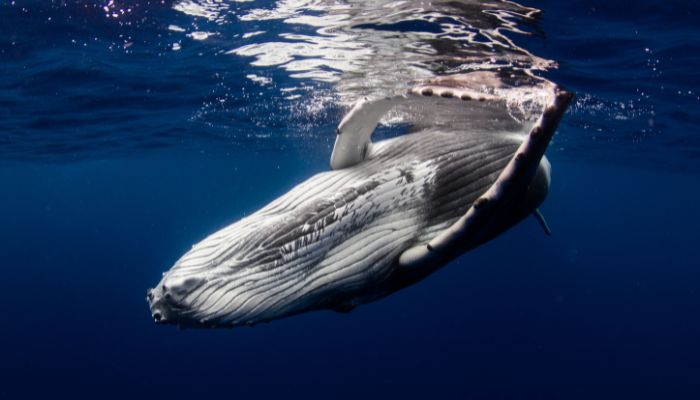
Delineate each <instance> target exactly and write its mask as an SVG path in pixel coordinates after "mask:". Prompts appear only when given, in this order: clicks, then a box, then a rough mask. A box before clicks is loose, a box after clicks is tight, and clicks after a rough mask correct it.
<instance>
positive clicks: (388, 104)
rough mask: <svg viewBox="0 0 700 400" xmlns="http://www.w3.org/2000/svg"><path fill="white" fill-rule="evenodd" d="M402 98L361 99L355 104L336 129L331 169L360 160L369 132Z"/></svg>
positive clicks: (367, 143)
mask: <svg viewBox="0 0 700 400" xmlns="http://www.w3.org/2000/svg"><path fill="white" fill-rule="evenodd" d="M402 100H403V96H396V97H393V98H384V99H379V100H368V99H367V98H364V99H363V100H360V101H358V102H357V103H355V106H353V108H352V109H350V111H349V112H348V113H347V114H346V115H345V117H343V120H342V121H340V125H338V128H337V129H336V138H335V146H333V154H332V155H331V168H332V169H342V168H347V167H352V166H353V165H356V164H359V163H361V162H362V161H364V159H365V157H366V156H367V153H368V152H369V150H370V147H371V145H372V143H371V140H370V139H371V137H372V132H374V129H375V128H376V127H377V125H378V124H379V120H381V119H382V117H383V116H384V114H386V113H387V112H388V111H389V110H390V109H391V108H392V107H394V106H395V105H396V104H398V103H400V102H401V101H402Z"/></svg>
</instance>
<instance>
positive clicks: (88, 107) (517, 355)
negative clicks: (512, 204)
mask: <svg viewBox="0 0 700 400" xmlns="http://www.w3.org/2000/svg"><path fill="white" fill-rule="evenodd" d="M5 3H7V2H5ZM19 3H21V2H18V4H19ZM146 3H147V2H144V3H143V4H140V5H139V6H138V10H139V12H140V13H142V14H141V15H145V17H144V18H143V19H142V20H140V21H142V22H141V23H139V24H134V25H119V26H117V25H114V24H111V23H107V22H105V21H104V17H103V16H101V15H98V14H95V13H89V12H82V11H81V10H84V9H85V8H86V7H89V6H98V7H101V4H98V3H84V2H75V4H73V5H65V4H61V3H60V2H55V3H50V4H49V3H48V2H26V3H25V5H26V7H28V8H29V10H30V12H29V13H23V12H21V11H18V8H19V7H21V6H24V5H13V6H10V5H9V4H3V5H2V6H0V28H1V29H0V31H2V32H3V34H2V38H0V58H1V60H2V62H1V63H0V85H1V86H0V128H1V129H0V272H1V273H2V279H0V318H1V320H0V321H1V322H0V398H3V399H4V398H8V399H15V398H18V399H19V398H23V399H24V398H37V397H49V396H50V397H52V398H124V397H128V398H141V397H147V396H148V397H157V398H165V397H166V396H167V397H168V398H189V399H193V398H205V397H206V398H211V397H218V398H229V397H230V398H253V397H254V398H280V397H292V398H297V397H302V396H303V397H305V398H309V399H313V398H381V397H384V398H387V397H388V398H405V399H409V398H475V399H486V398H488V399H500V398H519V399H590V398H597V399H608V398H609V399H619V398H636V399H641V398H649V399H658V398H673V399H696V398H700V339H699V338H700V319H699V318H698V315H700V270H699V269H698V262H697V249H698V246H699V245H700V243H699V242H698V226H700V209H699V208H698V207H697V204H698V200H700V196H698V195H699V194H700V186H699V185H698V182H699V180H698V178H699V173H700V163H699V162H698V160H699V158H700V140H699V139H698V126H699V125H698V124H699V121H698V118H699V115H700V114H699V113H698V103H699V101H698V87H697V81H696V75H697V70H698V66H699V65H700V63H698V57H699V56H698V54H700V51H699V50H700V44H699V43H698V37H700V36H699V35H700V32H698V30H699V29H698V26H697V17H698V5H697V2H670V3H668V4H667V5H666V6H663V7H662V6H661V5H657V4H656V2H653V1H642V2H635V4H634V7H632V6H630V5H629V4H623V3H617V2H610V1H608V2H603V1H593V2H554V1H547V2H539V3H538V4H532V5H533V6H536V7H538V8H541V9H543V10H544V14H543V15H542V17H541V18H540V20H539V22H538V24H539V27H538V29H541V31H542V32H544V33H542V34H540V35H535V36H529V37H528V36H518V35H513V36H514V39H516V41H517V42H518V43H519V44H521V45H522V46H524V47H525V48H527V49H529V50H531V51H532V52H534V53H535V54H538V55H540V56H543V57H548V58H552V59H555V60H557V61H558V62H559V64H560V68H559V69H558V70H555V71H552V72H550V73H549V74H547V76H548V77H549V78H551V79H553V80H554V81H556V82H559V83H562V84H564V85H565V86H567V87H569V88H571V89H572V90H574V91H576V92H577V93H578V99H577V101H576V104H574V106H573V107H572V109H571V110H570V112H569V114H568V115H567V116H566V117H565V118H564V121H563V122H562V125H561V128H560V132H559V134H558V136H557V137H556V138H555V141H554V142H553V144H552V147H551V149H550V152H549V155H548V157H549V158H550V160H551V162H552V164H553V185H552V189H551V192H550V194H549V198H548V200H547V202H546V203H545V205H544V206H543V208H542V210H543V212H544V214H545V215H546V217H547V219H548V221H549V223H550V225H551V227H552V230H553V232H554V235H553V236H552V237H546V236H544V235H543V234H542V232H541V229H540V228H539V227H538V226H537V224H536V222H535V221H534V220H533V219H528V220H526V221H524V222H523V223H522V224H520V225H519V226H517V227H516V228H514V229H512V230H511V231H509V232H507V233H506V234H504V235H503V236H501V237H499V238H497V239H496V240H494V241H492V242H490V243H488V244H486V245H484V246H482V247H480V248H478V249H476V250H474V251H472V252H469V253H468V254H466V255H464V256H462V257H461V258H460V259H459V260H458V261H456V262H453V263H452V264H450V265H449V266H447V267H446V268H444V269H443V270H441V271H439V272H438V273H436V274H435V275H433V276H431V277H429V278H428V279H426V280H425V281H423V282H421V283H419V284H418V285H416V286H413V287H411V288H409V289H407V290H404V291H402V292H399V293H397V294H395V295H392V296H390V297H388V298H386V299H383V300H381V301H379V302H376V303H372V304H370V305H366V306H362V307H360V308H358V309H357V310H355V311H354V312H352V313H351V314H348V315H340V314H336V313H333V312H316V313H310V314H304V315H300V316H295V317H293V318H289V319H284V320H280V321H275V322H273V323H270V324H266V325H261V326H257V327H255V328H242V329H234V330H182V331H180V330H177V329H174V328H170V327H163V326H156V325H155V324H154V323H153V322H152V320H151V318H150V313H149V311H148V308H147V305H146V303H145V291H146V289H147V288H148V287H151V286H152V285H153V284H155V283H156V282H157V281H158V280H159V277H160V274H161V272H163V271H165V270H167V269H168V268H169V267H170V265H171V264H172V263H173V262H174V261H175V260H176V259H177V257H179V256H180V255H181V254H182V253H183V252H185V251H186V250H187V249H189V247H190V246H191V245H192V244H193V243H194V242H196V241H198V240H199V239H201V238H203V237H204V236H205V235H207V234H208V233H211V232H212V231H214V230H216V229H218V228H221V227H223V226H225V225H227V224H228V223H231V222H233V221H235V220H237V219H238V218H240V217H241V216H243V215H246V214H247V213H250V212H253V211H255V210H256V209H257V208H259V207H261V206H262V205H264V204H266V203H267V202H268V201H270V200H272V199H274V198H275V197H277V196H278V195H280V194H282V193H284V192H285V191H286V190H287V189H289V188H290V187H291V186H293V185H294V184H295V183H298V182H300V181H301V180H303V179H305V178H306V177H308V176H310V175H311V174H312V173H315V172H318V171H322V170H324V169H326V168H327V163H328V158H329V153H330V145H331V140H332V139H333V136H332V133H333V127H334V125H335V124H336V123H337V121H338V120H339V119H340V117H341V116H342V111H341V110H340V109H339V108H337V107H330V108H329V109H327V110H324V111H323V112H322V113H321V114H316V115H315V116H307V115H305V114H303V113H301V112H299V113H294V112H292V113H289V112H288V111H287V110H286V109H284V108H283V107H282V105H280V104H279V100H276V99H273V98H271V97H270V96H267V97H266V95H265V92H263V95H262V96H258V95H255V93H257V91H258V90H259V89H258V88H257V87H256V86H255V85H254V84H253V83H252V82H250V81H248V80H246V79H245V78H244V77H245V75H246V74H247V73H250V71H251V70H252V67H251V66H249V65H248V64H247V62H248V61H247V60H243V59H240V58H236V57H232V56H223V55H221V53H220V52H219V50H220V49H221V48H224V47H225V45H224V44H223V43H219V42H217V41H216V40H214V41H213V42H206V43H204V44H198V43H195V44H193V45H192V46H191V47H194V48H191V47H190V48H189V49H184V50H186V51H184V50H183V51H182V52H178V53H175V52H171V51H167V49H168V46H169V45H170V43H169V42H168V40H167V37H162V36H159V35H160V34H161V31H162V29H161V27H160V25H159V24H162V21H168V22H169V23H177V22H178V19H183V18H184V17H183V16H182V15H179V14H176V13H174V12H173V11H172V10H171V8H170V7H169V4H160V3H155V4H153V5H150V4H146ZM266 4H267V3H266ZM83 6H85V7H83ZM135 7H136V6H135ZM27 14H31V15H29V16H28V15H27ZM96 15H97V16H96ZM69 16H70V18H68V17H69ZM48 18H51V20H48ZM45 20H46V21H49V22H46V21H45ZM51 21H53V22H51ZM153 21H161V22H159V23H156V22H153ZM181 23H184V22H182V21H181ZM265 28H266V29H271V30H274V29H275V25H274V23H269V26H266V27H265ZM229 29H231V30H232V32H233V31H235V30H236V29H239V28H237V27H236V26H235V25H232V26H230V27H229ZM277 29H279V26H277ZM635 32H636V33H635ZM119 35H127V36H129V35H131V36H139V37H140V39H139V40H140V41H139V43H143V44H142V45H141V49H139V46H135V48H134V50H133V52H132V53H129V54H126V55H125V53H124V52H123V51H121V50H120V46H119V45H117V47H116V48H117V49H116V50H114V49H110V44H113V43H120V42H119V41H120V40H122V39H121V38H120V37H119ZM73 39H75V40H76V43H77V44H76V43H72V42H71V40H73ZM83 43H85V45H84V46H83V45H82V44H83ZM196 46H200V48H197V47H196ZM227 46H228V47H230V44H228V45H227ZM646 49H648V50H646ZM159 52H161V53H159ZM199 53H203V55H199ZM154 54H157V56H154ZM654 68H656V69H654ZM268 72H269V74H271V75H274V77H275V79H277V80H282V81H284V80H285V79H286V80H289V79H290V78H287V77H285V76H284V72H283V71H277V70H271V71H268ZM317 85H319V90H323V89H324V86H323V85H322V84H317ZM246 91H248V92H249V93H252V94H251V95H249V96H247V95H242V96H236V95H231V93H234V92H235V93H237V94H240V93H246ZM227 96H232V97H227ZM220 98H226V99H229V101H232V102H237V104H238V105H239V107H237V108H224V109H221V110H218V111H217V108H216V107H217V106H216V103H217V102H218V100H219V99H220ZM620 103H625V104H632V105H634V106H635V107H636V110H642V111H641V112H638V113H636V112H633V113H630V112H628V111H629V107H625V108H624V109H623V108H621V107H620V106H619V104H620ZM212 104H214V105H212ZM232 110H234V111H232ZM241 110H243V111H241ZM651 111H653V112H651ZM620 115H622V116H623V117H625V118H626V119H625V118H620V117H619V116H620ZM193 116H194V117H193ZM295 130H297V131H299V130H301V131H303V132H304V134H303V135H302V136H290V135H287V133H288V132H291V131H295ZM258 131H264V132H266V133H271V134H272V136H271V138H267V137H258V136H255V135H254V134H252V135H251V134H250V133H251V132H252V133H255V132H258ZM232 132H233V133H232Z"/></svg>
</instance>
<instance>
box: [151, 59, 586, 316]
mask: <svg viewBox="0 0 700 400" xmlns="http://www.w3.org/2000/svg"><path fill="white" fill-rule="evenodd" d="M511 78H512V77H503V76H499V74H498V73H497V72H489V71H478V72H470V73H464V74H456V75H446V76H438V77H435V78H432V79H429V80H427V81H423V82H421V83H419V84H417V85H416V86H415V87H413V88H412V89H410V90H408V91H407V92H406V93H402V94H400V95H397V96H393V97H384V98H379V99H363V100H361V101H359V102H358V103H357V104H356V105H355V106H354V107H353V108H352V109H351V110H350V111H349V112H348V113H347V114H346V116H345V117H344V118H343V119H342V121H341V122H340V124H339V126H338V129H337V136H336V142H335V147H334V148H333V153H332V155H331V160H330V165H331V170H330V171H327V172H322V173H319V174H317V175H315V176H312V177H311V178H309V179H308V180H306V181H304V182H302V183H300V184H299V185H298V186H296V187H294V188H293V189H292V190H291V191H289V192H288V193H286V194H284V195H283V196H281V197H279V198H278V199H276V200H274V201H273V202H272V203H270V204H269V205H267V206H266V207H264V208H262V209H261V210H259V211H257V212H255V213H253V214H251V215H250V216H248V217H245V218H243V219H241V220H240V221H238V222H236V223H233V224H232V225H230V226H228V227H226V228H224V229H221V230H220V231H218V232H216V233H214V234H212V235H211V236H209V237H207V238H205V239H204V240H202V241H201V242H199V243H198V244H196V245H195V246H193V248H192V249H191V250H190V251H189V252H187V253H186V254H185V255H183V256H182V257H181V258H180V259H179V260H178V261H177V262H176V263H175V265H174V266H173V267H172V268H171V269H170V270H169V271H168V272H166V273H165V274H164V276H163V277H162V279H161V281H160V282H159V283H158V284H157V285H156V286H155V287H154V288H153V289H150V290H149V291H148V293H147V301H148V303H149V306H150V310H151V313H152V317H153V319H154V320H155V322H157V323H161V324H162V323H166V324H176V325H179V326H185V327H235V326H244V325H255V324H257V323H260V322H268V321H271V320H274V319H279V318H282V317H286V316H290V315H294V314H298V313H302V312H307V311H312V310H320V309H332V310H335V311H339V312H348V311H351V310H352V309H354V308H355V307H357V306H358V305H360V304H363V303H367V302H371V301H374V300H377V299H380V298H382V297H384V296H387V295H389V294H391V293H393V292H395V291H397V290H400V289H402V288H405V287H407V286H409V285H412V284H414V283H416V282H418V281H420V280H421V279H423V278H425V277H426V276H428V275H430V274H431V273H433V272H435V271H436V270H438V269H439V268H441V267H442V266H444V265H445V264H447V263H449V262H450V261H451V260H452V259H454V258H455V257H457V256H459V255H461V254H463V253H464V252H466V251H468V250H470V249H472V248H474V247H476V246H479V245H480V244H483V243H485V242H487V241H489V240H491V239H493V238H495V237H496V236H498V235H499V234H501V233H502V232H504V231H505V230H507V229H509V228H510V227H512V226H514V225H515V224H517V223H518V222H519V221H521V220H523V219H524V218H526V217H527V216H529V215H533V214H534V215H535V216H536V217H538V219H539V220H540V222H541V223H543V227H546V224H545V223H544V220H543V219H542V217H541V214H540V213H539V212H538V211H537V210H538V206H539V205H540V204H541V203H542V202H543V201H544V199H545V196H546V194H547V191H548V188H549V184H550V170H551V167H550V164H549V162H548V161H547V159H546V158H545V157H544V153H545V150H546V148H547V146H548V144H549V142H550V140H551V138H552V136H553V135H554V132H555V130H556V127H557V125H558V122H559V120H560V119H561V117H562V115H563V113H564V112H565V110H566V108H567V107H568V104H569V102H570V101H571V99H572V96H573V94H572V93H570V92H567V91H566V90H564V89H563V88H561V87H559V86H558V85H556V84H554V83H552V82H550V81H548V80H545V79H543V78H538V77H534V76H528V77H526V78H525V79H524V80H523V79H520V78H518V79H511ZM535 100H536V101H535ZM518 102H520V103H518ZM528 102H529V104H535V105H540V107H539V108H538V109H537V110H538V112H537V113H536V116H535V118H533V120H527V119H526V118H524V119H522V120H519V119H518V118H516V117H514V120H517V121H518V122H519V124H516V125H517V126H518V129H505V128H503V127H502V126H501V125H499V124H502V121H497V120H494V121H490V122H489V121H487V122H488V123H492V125H493V127H494V128H493V129H492V131H491V132H483V131H478V130H477V131H470V130H469V129H468V122H469V121H466V122H465V123H464V124H459V123H453V124H449V125H441V124H440V123H439V119H438V118H436V117H435V115H437V114H439V113H440V112H441V110H443V109H445V108H447V107H452V108H449V112H451V113H453V112H459V110H464V109H468V108H475V109H478V108H479V107H485V106H488V107H498V108H499V109H509V110H510V109H513V104H514V103H518V104H524V103H528ZM396 109H399V110H401V112H404V113H406V114H407V115H409V116H411V118H410V119H411V121H412V124H411V125H412V126H413V128H412V129H411V132H409V133H407V134H405V135H402V136H398V137H395V138H391V139H386V140H381V141H377V142H372V140H371V136H372V133H373V131H374V130H375V128H376V127H377V125H378V124H379V123H380V121H381V120H382V118H383V117H385V116H386V115H387V113H389V112H390V111H392V110H396ZM455 110H456V111H455ZM501 128H503V129H504V131H503V132H495V131H493V130H494V129H501Z"/></svg>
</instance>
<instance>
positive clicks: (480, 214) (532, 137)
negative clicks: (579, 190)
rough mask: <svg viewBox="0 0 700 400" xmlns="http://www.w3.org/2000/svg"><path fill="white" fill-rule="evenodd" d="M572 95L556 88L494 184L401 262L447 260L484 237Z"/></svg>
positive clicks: (529, 174) (524, 179)
mask: <svg viewBox="0 0 700 400" xmlns="http://www.w3.org/2000/svg"><path fill="white" fill-rule="evenodd" d="M572 98H573V94H572V93H569V92H566V91H564V90H562V89H560V88H558V87H553V96H552V100H551V102H550V104H549V105H547V106H546V107H545V109H544V111H543V113H542V115H541V116H540V117H539V119H538V120H537V121H536V122H535V124H534V126H533V127H532V128H531V129H530V132H529V133H528V134H527V136H526V137H525V139H524V141H523V142H522V144H521V145H520V146H519V147H518V149H517V150H516V152H515V154H514V155H513V157H512V158H511V159H510V161H509V162H508V164H507V165H506V167H505V168H504V169H503V171H502V172H501V174H500V175H499V176H498V178H497V179H496V181H495V182H494V183H493V184H492V185H491V187H490V188H489V189H488V190H487V191H486V192H485V193H484V194H482V195H481V196H480V197H479V198H478V199H476V200H475V201H474V203H473V204H472V206H471V207H470V208H469V210H467V212H466V213H465V214H464V215H463V216H462V217H461V218H460V219H458V220H457V222H455V223H454V224H453V225H452V226H450V227H449V228H447V229H446V230H444V231H443V232H441V233H440V234H439V235H437V236H436V237H434V238H433V239H431V240H430V242H429V243H425V244H420V245H418V246H415V247H412V248H410V249H408V250H406V251H404V252H403V253H402V254H401V256H400V257H399V265H400V266H401V267H404V268H416V267H421V266H424V265H426V264H431V263H435V262H444V261H448V260H449V259H451V258H453V257H455V256H456V255H458V254H460V253H461V251H462V250H463V249H468V248H470V247H473V246H474V245H476V244H478V243H479V242H480V241H482V240H483V239H484V235H486V234H487V232H488V228H489V227H490V226H492V225H493V224H494V223H495V221H496V220H497V219H498V211H499V210H500V209H502V207H503V206H504V204H507V202H508V201H509V199H511V198H512V197H513V195H514V194H517V193H521V191H522V190H524V189H525V188H526V187H527V185H529V184H530V182H531V181H532V179H533V177H534V175H535V173H536V171H537V168H538V167H539V165H540V162H541V160H542V157H543V156H544V152H545V150H546V149H547V146H548V145H549V142H550V140H551V139H552V136H553V135H554V132H555V130H556V128H557V125H558V123H559V120H560V119H561V117H562V115H563V114H564V111H566V108H567V107H568V105H569V103H570V102H571V99H572Z"/></svg>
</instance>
